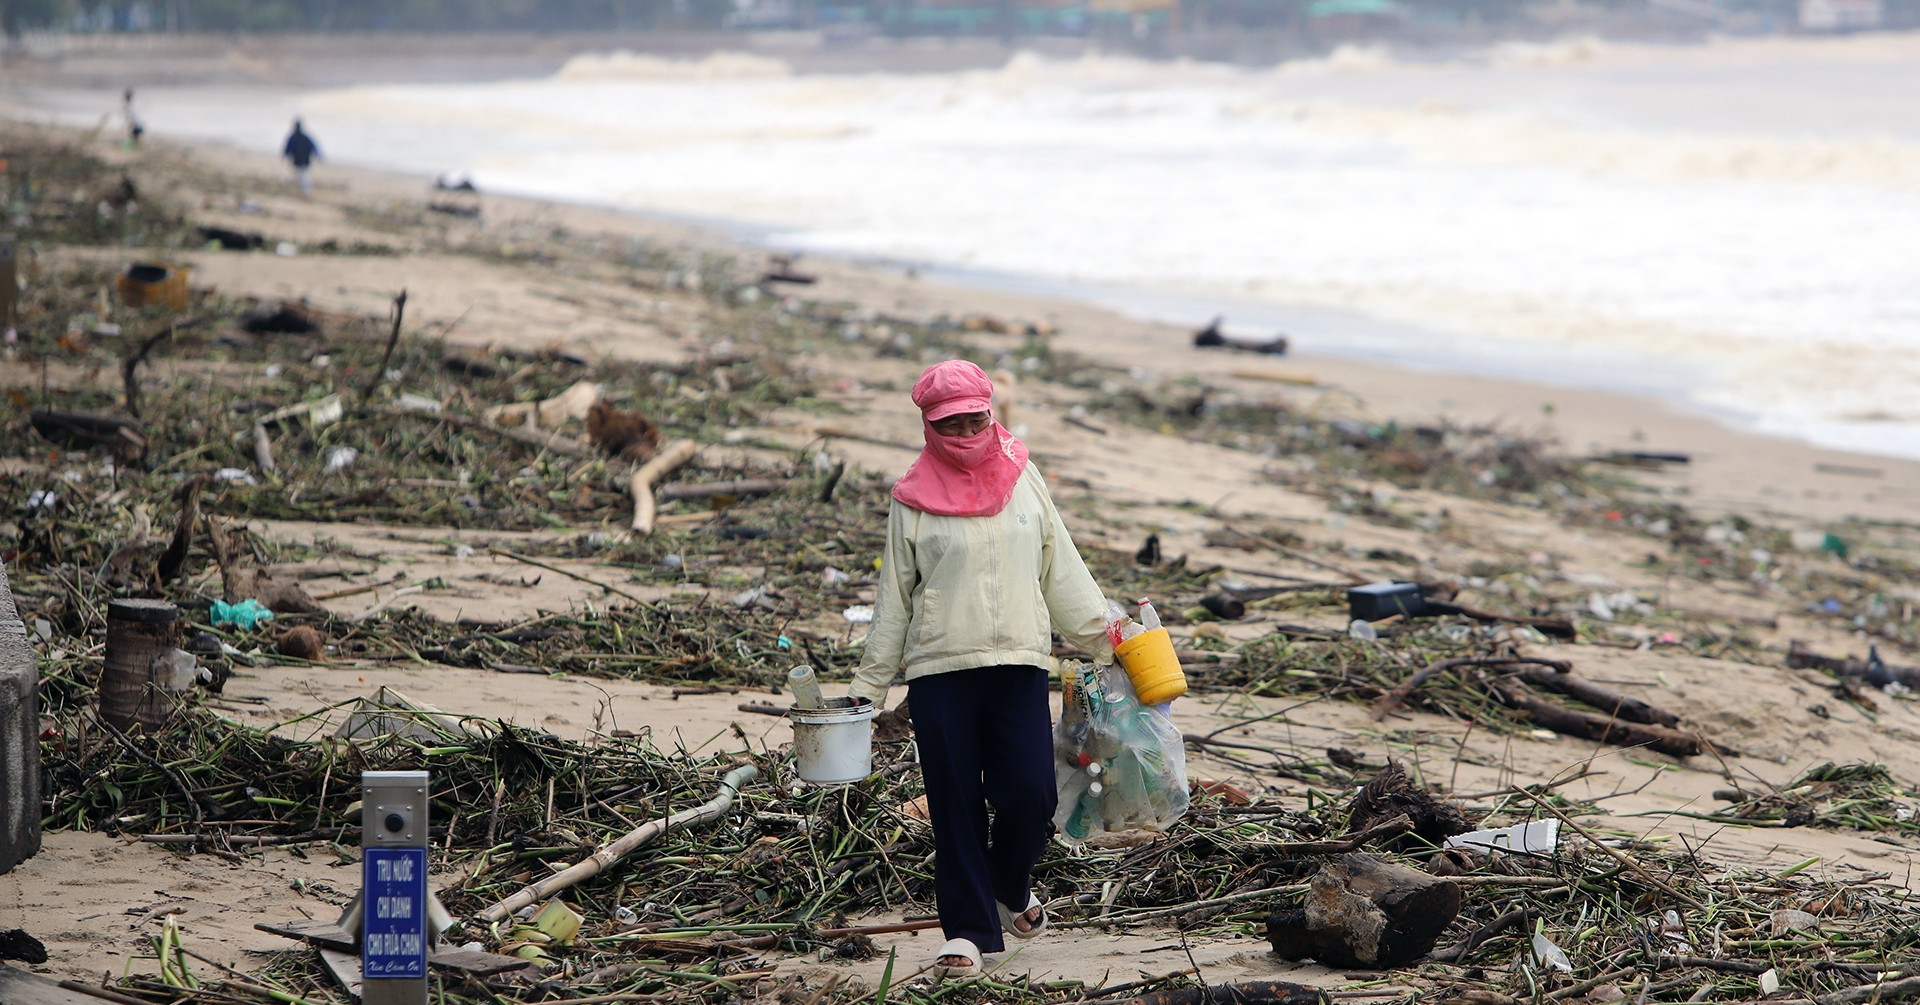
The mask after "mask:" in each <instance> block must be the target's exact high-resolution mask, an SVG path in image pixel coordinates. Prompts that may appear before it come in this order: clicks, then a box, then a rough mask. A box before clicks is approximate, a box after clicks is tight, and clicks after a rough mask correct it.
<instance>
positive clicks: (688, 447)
mask: <svg viewBox="0 0 1920 1005" xmlns="http://www.w3.org/2000/svg"><path fill="white" fill-rule="evenodd" d="M699 452H700V445H699V444H698V443H695V442H693V441H692V440H675V441H674V442H672V443H669V444H667V445H666V446H664V447H662V448H660V452H659V453H658V454H655V455H654V457H653V460H650V461H648V462H647V463H645V464H642V465H640V468H639V470H637V471H635V472H634V473H633V480H632V481H631V482H629V483H628V486H627V487H628V489H629V490H631V491H632V492H633V532H634V533H636V534H651V533H653V518H654V512H655V508H654V504H653V483H654V482H657V481H659V480H660V479H661V477H662V476H664V475H666V473H667V472H669V471H672V470H673V469H674V468H677V467H679V466H680V465H682V464H685V463H687V462H688V461H690V460H693V455H694V454H697V453H699Z"/></svg>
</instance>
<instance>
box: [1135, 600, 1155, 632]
mask: <svg viewBox="0 0 1920 1005" xmlns="http://www.w3.org/2000/svg"><path fill="white" fill-rule="evenodd" d="M1139 607H1140V624H1141V627H1142V628H1143V629H1144V630H1146V631H1149V632H1151V631H1155V630H1157V629H1159V628H1160V612H1159V611H1156V610H1154V609H1153V601H1151V600H1148V599H1147V598H1145V597H1141V598H1140V604H1139Z"/></svg>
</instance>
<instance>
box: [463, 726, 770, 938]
mask: <svg viewBox="0 0 1920 1005" xmlns="http://www.w3.org/2000/svg"><path fill="white" fill-rule="evenodd" d="M758 777H760V769H758V768H755V767H754V766H753V765H751V764H745V765H741V766H740V767H738V768H735V769H733V770H732V771H729V772H727V776H726V778H724V779H722V780H721V782H720V792H719V794H718V795H715V796H714V797H713V798H712V799H709V800H707V801H706V802H705V803H702V804H701V805H699V806H696V807H694V808H693V809H690V810H681V811H680V812H678V813H675V814H673V815H672V816H670V817H663V818H661V819H659V820H650V821H648V822H646V823H644V824H641V825H640V826H639V827H636V828H634V829H633V830H631V831H628V832H627V833H626V834H625V835H623V836H621V837H620V838H619V839H618V840H616V841H614V842H612V843H611V844H607V845H605V846H603V847H601V848H600V849H599V850H598V851H595V852H594V853H593V854H592V855H589V856H587V857H586V858H584V859H582V860H580V861H579V862H576V863H574V864H573V865H572V866H570V867H568V868H567V869H565V870H563V871H561V872H558V873H555V874H554V875H552V876H549V877H547V878H546V879H543V880H541V881H539V882H538V883H534V884H531V885H529V886H526V887H523V888H522V889H521V890H520V891H519V892H517V893H514V894H513V895H511V896H509V897H507V898H505V899H504V900H501V901H500V902H498V903H496V904H493V905H491V906H489V907H487V908H485V909H484V910H482V911H481V912H480V914H479V917H480V919H481V920H482V921H486V922H488V923H492V922H496V921H505V920H506V919H507V918H509V917H511V916H512V915H513V912H515V911H518V910H520V909H521V908H523V907H527V906H529V905H532V904H535V903H538V902H540V901H542V900H545V899H547V898H548V897H551V896H553V895H554V894H556V893H558V892H560V891H561V890H565V889H567V888H568V887H571V886H573V885H574V884H576V883H579V882H581V881H583V880H586V879H589V878H591V877H593V876H597V875H599V874H600V873H602V872H604V871H606V869H607V868H608V867H609V866H611V865H613V864H614V863H615V862H618V861H620V860H621V859H623V858H626V857H627V856H628V855H630V854H632V853H633V852H634V850H635V849H637V848H639V847H640V846H642V845H644V844H646V843H647V842H649V841H652V840H653V839H654V838H657V837H659V836H660V835H662V834H665V833H666V832H668V831H670V830H672V829H674V828H676V827H692V826H694V825H696V824H704V823H709V822H711V821H714V820H718V819H719V818H720V817H722V816H724V815H726V812H727V810H729V809H732V808H733V800H734V797H735V796H737V795H739V794H740V787H741V786H742V785H745V784H747V783H748V782H751V781H753V780H754V779H755V778H758Z"/></svg>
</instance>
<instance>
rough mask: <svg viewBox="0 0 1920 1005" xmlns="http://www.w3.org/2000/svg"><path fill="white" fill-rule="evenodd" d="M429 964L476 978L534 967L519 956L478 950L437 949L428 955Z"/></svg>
mask: <svg viewBox="0 0 1920 1005" xmlns="http://www.w3.org/2000/svg"><path fill="white" fill-rule="evenodd" d="M427 963H428V964H430V965H432V966H436V967H446V968H447V969H449V970H464V971H466V972H467V973H470V974H472V975H474V976H475V977H492V976H493V975H495V974H504V973H506V972H507V971H509V970H518V969H520V968H521V967H530V966H532V965H533V964H532V962H531V961H528V960H523V959H521V958H520V957H518V956H502V955H500V954H499V953H483V952H480V951H479V950H477V949H436V950H434V951H433V952H431V953H428V954H427Z"/></svg>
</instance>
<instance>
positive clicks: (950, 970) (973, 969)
mask: <svg viewBox="0 0 1920 1005" xmlns="http://www.w3.org/2000/svg"><path fill="white" fill-rule="evenodd" d="M948 956H958V957H960V958H961V959H963V960H966V961H967V965H966V966H964V967H952V966H947V965H945V964H943V963H941V962H940V961H941V960H942V959H944V958H945V957H948ZM933 976H935V977H937V978H944V977H978V976H980V947H979V946H976V945H974V944H973V940H972V939H948V940H947V941H946V943H945V944H943V945H942V946H941V947H940V951H939V952H937V953H935V954H933Z"/></svg>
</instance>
